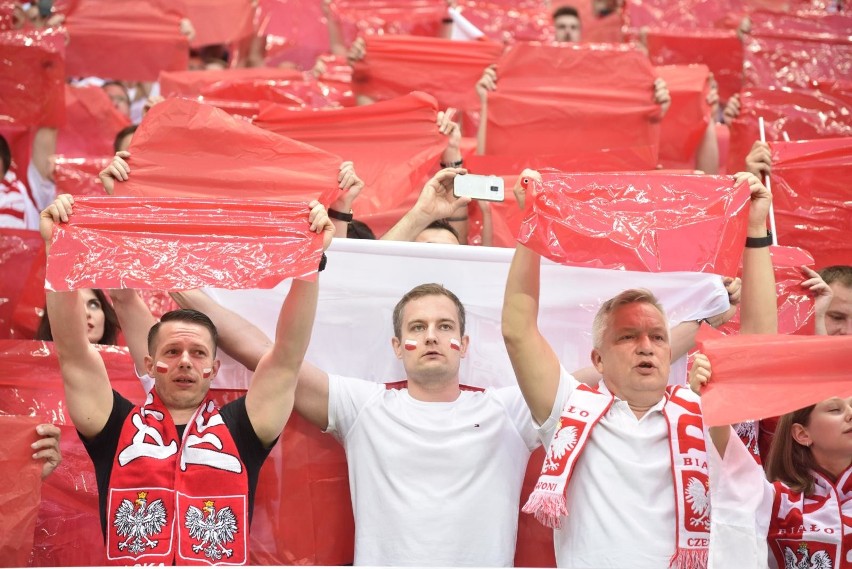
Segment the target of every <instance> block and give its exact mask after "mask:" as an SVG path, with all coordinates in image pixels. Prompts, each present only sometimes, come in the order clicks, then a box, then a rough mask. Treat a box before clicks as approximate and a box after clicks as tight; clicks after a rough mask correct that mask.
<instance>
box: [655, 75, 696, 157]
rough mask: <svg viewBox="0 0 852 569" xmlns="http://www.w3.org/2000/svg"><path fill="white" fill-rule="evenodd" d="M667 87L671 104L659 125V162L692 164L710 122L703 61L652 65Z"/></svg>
mask: <svg viewBox="0 0 852 569" xmlns="http://www.w3.org/2000/svg"><path fill="white" fill-rule="evenodd" d="M655 71H656V72H657V74H658V75H659V76H660V77H662V78H663V79H664V80H665V82H666V85H667V86H668V88H669V93H670V94H671V98H672V104H671V106H670V107H669V110H668V112H667V113H666V115H665V116H664V117H663V121H662V124H661V127H660V163H661V164H662V165H663V167H664V168H688V169H693V168H695V153H696V151H697V150H698V146H699V144H700V143H701V139H702V138H703V137H704V133H705V132H706V131H707V125H709V124H710V105H708V104H707V93H709V91H710V87H709V85H708V84H707V79H708V77H709V75H710V71H709V70H708V69H707V67H706V66H704V65H666V66H662V67H657V68H655Z"/></svg>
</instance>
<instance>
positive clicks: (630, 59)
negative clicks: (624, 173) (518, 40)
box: [486, 44, 660, 169]
mask: <svg viewBox="0 0 852 569" xmlns="http://www.w3.org/2000/svg"><path fill="white" fill-rule="evenodd" d="M498 68H499V79H498V89H497V91H495V92H492V93H489V94H488V127H487V142H486V154H496V155H504V156H505V155H511V154H515V155H521V156H535V155H537V154H543V155H553V154H562V155H565V154H572V153H574V152H594V151H599V150H603V149H607V150H609V151H615V150H616V149H619V150H622V149H636V152H637V154H638V155H639V156H645V155H646V154H647V148H648V147H653V148H654V150H655V152H654V153H653V157H652V159H651V160H649V161H648V162H647V163H646V164H645V168H647V169H653V168H654V167H656V165H657V156H656V147H657V145H658V144H659V125H658V124H657V123H655V122H654V121H657V120H659V118H660V107H659V105H656V104H654V102H653V83H654V78H655V75H654V71H653V68H652V67H651V65H650V63H649V62H648V58H647V57H645V55H644V54H642V53H641V52H640V51H638V50H637V49H635V48H631V47H627V46H600V45H595V46H584V45H571V44H564V45H558V46H542V45H538V44H518V45H515V46H513V47H512V48H511V49H510V50H509V51H508V52H507V53H506V54H505V55H504V56H503V57H502V58H501V59H500V62H499V63H498ZM601 69H607V70H608V71H607V73H601ZM566 133H570V136H569V135H566Z"/></svg>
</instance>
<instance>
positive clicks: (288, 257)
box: [46, 197, 322, 290]
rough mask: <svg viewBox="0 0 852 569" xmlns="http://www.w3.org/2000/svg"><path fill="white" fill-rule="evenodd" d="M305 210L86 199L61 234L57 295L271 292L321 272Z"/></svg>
mask: <svg viewBox="0 0 852 569" xmlns="http://www.w3.org/2000/svg"><path fill="white" fill-rule="evenodd" d="M307 214H308V207H307V205H306V204H304V203H293V202H289V203H288V202H273V201H260V200H258V201H245V200H242V201H239V200H224V199H220V200H200V199H197V198H189V199H186V198H184V199H181V198H171V199H170V198H151V199H146V200H140V199H138V198H116V197H103V198H95V197H89V198H77V199H76V200H75V201H74V215H73V216H72V217H71V219H70V220H69V222H68V223H67V224H59V225H57V226H55V228H54V234H53V245H52V247H51V249H50V255H49V257H48V260H47V278H46V281H47V283H49V285H46V286H50V287H52V288H53V289H54V290H73V289H79V288H136V289H154V290H188V289H193V288H201V287H205V286H216V287H219V288H272V287H274V286H275V285H277V284H278V283H280V282H281V281H283V280H284V279H286V278H289V277H305V276H309V275H312V274H314V273H315V272H316V269H317V266H318V265H319V260H320V254H321V253H322V237H321V236H319V235H317V234H315V233H311V232H310V231H309V224H308V220H307Z"/></svg>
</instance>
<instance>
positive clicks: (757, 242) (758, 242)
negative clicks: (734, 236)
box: [745, 230, 772, 249]
mask: <svg viewBox="0 0 852 569" xmlns="http://www.w3.org/2000/svg"><path fill="white" fill-rule="evenodd" d="M770 245H772V232H771V231H769V230H767V231H766V237H746V242H745V246H746V247H748V248H750V249H760V248H762V247H769V246H770Z"/></svg>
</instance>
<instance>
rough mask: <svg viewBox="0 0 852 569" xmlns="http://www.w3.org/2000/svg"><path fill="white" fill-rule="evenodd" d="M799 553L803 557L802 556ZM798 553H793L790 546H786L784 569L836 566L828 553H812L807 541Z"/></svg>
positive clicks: (828, 568) (815, 568) (825, 568)
mask: <svg viewBox="0 0 852 569" xmlns="http://www.w3.org/2000/svg"><path fill="white" fill-rule="evenodd" d="M797 553H799V554H801V555H802V557H801V558H800V557H799V556H798V555H797ZM797 553H793V550H792V549H790V548H789V547H785V548H784V569H832V568H833V567H834V563H833V562H832V561H831V557H830V556H829V555H828V553H826V552H825V551H817V552H816V553H814V554H813V555H811V554H810V551H809V550H808V544H807V543H802V544H801V545H800V546H799V550H798V551H797Z"/></svg>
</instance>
